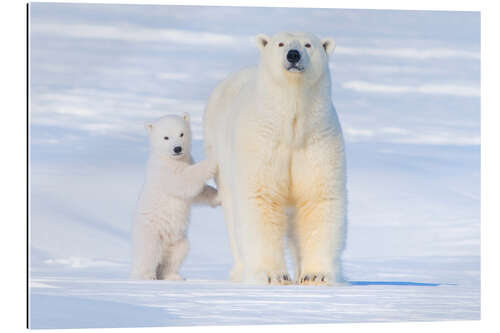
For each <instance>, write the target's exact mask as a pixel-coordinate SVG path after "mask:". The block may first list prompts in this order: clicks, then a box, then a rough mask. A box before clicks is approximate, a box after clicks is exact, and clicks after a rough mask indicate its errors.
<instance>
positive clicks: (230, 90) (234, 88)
mask: <svg viewBox="0 0 500 333" xmlns="http://www.w3.org/2000/svg"><path fill="white" fill-rule="evenodd" d="M256 77H257V67H256V66H253V67H247V68H244V69H242V70H239V71H237V72H235V73H232V74H231V75H229V76H228V77H227V78H225V79H224V80H223V81H222V82H221V83H220V84H219V85H218V86H217V88H216V89H215V91H214V92H215V93H216V94H218V93H223V94H225V95H234V94H236V93H237V92H238V91H240V90H241V88H242V87H243V86H245V85H246V84H248V83H250V82H253V81H254V80H255V79H256Z"/></svg>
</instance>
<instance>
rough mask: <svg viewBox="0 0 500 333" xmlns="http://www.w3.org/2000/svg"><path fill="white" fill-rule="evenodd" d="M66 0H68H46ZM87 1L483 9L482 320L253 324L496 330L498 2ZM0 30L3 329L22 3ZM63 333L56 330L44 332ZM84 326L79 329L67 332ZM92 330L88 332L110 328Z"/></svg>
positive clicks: (6, 11) (22, 140) (18, 136)
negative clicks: (0, 44)
mask: <svg viewBox="0 0 500 333" xmlns="http://www.w3.org/2000/svg"><path fill="white" fill-rule="evenodd" d="M51 2H69V1H51ZM85 2H87V3H121V4H124V3H129V4H133V3H135V4H138V3H140V4H145V3H147V4H183V5H201V4H203V5H226V6H227V5H231V6H262V7H267V6H273V7H274V6H275V7H282V6H285V7H316V8H361V9H405V10H460V11H481V31H482V40H481V45H482V50H481V52H482V58H481V78H482V91H481V92H482V98H481V105H482V116H481V135H482V147H481V148H482V158H481V184H482V186H481V224H482V228H481V236H482V239H481V240H482V242H481V245H482V246H481V248H482V252H481V253H482V275H481V276H482V282H483V283H482V289H481V290H482V293H481V301H482V302H481V312H482V313H481V315H482V318H483V319H482V320H481V321H473V322H464V321H460V322H434V323H383V324H331V325H294V326H258V327H257V329H258V330H263V331H268V330H269V331H271V330H272V331H275V330H276V329H278V330H281V329H286V330H289V331H291V332H303V331H305V330H307V331H309V330H315V331H316V330H318V331H320V332H327V331H328V332H330V331H332V329H334V330H336V331H340V332H365V331H367V330H370V331H372V330H383V331H385V332H417V331H418V332H421V331H422V330H425V331H429V332H434V331H436V332H443V331H444V332H447V331H453V332H465V331H467V332H470V331H478V330H479V332H487V331H494V330H495V329H496V326H499V325H498V324H499V320H498V317H499V314H498V308H499V304H498V303H499V302H498V298H499V297H500V295H499V292H498V291H499V288H498V285H499V283H500V279H499V274H498V272H499V269H498V262H499V259H498V254H500V251H499V248H498V243H499V242H498V241H497V238H498V237H499V235H500V231H499V224H500V219H499V212H498V207H499V206H500V195H499V194H500V193H499V190H498V189H499V188H500V182H499V177H498V170H500V162H499V161H500V158H499V156H500V148H499V146H500V138H499V134H498V133H499V130H498V126H499V124H500V122H499V116H498V114H499V112H500V107H499V104H498V96H499V94H500V88H499V87H500V85H499V82H498V77H499V75H500V72H499V65H498V63H499V62H500V52H499V42H498V41H499V40H500V38H499V37H498V33H497V31H500V27H499V23H498V22H499V21H500V16H499V12H498V5H497V4H495V3H494V1H478V0H476V1H443V0H441V1H436V0H434V1H430V0H429V1H428V0H420V1H418V2H417V1H405V2H402V1H388V0H379V1H376V2H374V1H357V0H350V1H344V0H336V1H334V2H328V1H316V0H309V1H306V0H303V1H272V2H271V1H269V0H268V1H259V0H256V1H221V0H219V1H189V0H186V1H151V0H149V1H146V2H140V1H138V0H137V1H127V0H121V1H109V0H107V1H104V0H103V1H85ZM0 13H1V15H2V16H1V20H0V22H1V24H2V29H0V33H1V36H2V39H1V41H2V44H3V46H4V47H3V51H2V57H1V58H0V59H1V61H0V63H1V67H0V73H2V74H1V81H0V82H1V88H2V90H1V91H2V109H1V110H2V120H3V121H2V124H3V126H2V130H1V133H2V140H0V145H1V146H0V154H1V156H2V157H3V159H2V172H1V173H0V174H1V175H2V179H1V184H2V191H1V197H0V200H1V201H0V202H1V203H2V210H1V211H2V218H1V219H0V223H2V224H3V228H2V232H1V233H0V237H1V238H0V244H1V251H0V256H1V257H0V262H1V266H0V267H2V274H1V283H0V286H1V303H0V304H1V308H0V313H1V314H2V320H0V327H2V328H7V329H8V330H5V331H8V332H18V331H24V327H25V325H26V313H25V311H26V298H25V297H26V281H25V279H26V244H25V243H26V170H25V166H26V151H25V147H26V126H25V125H26V113H25V110H26V91H25V87H26V7H25V3H23V2H22V1H8V2H5V1H3V2H2V4H1V10H0ZM165 329H166V328H151V329H144V328H140V329H122V330H121V331H125V332H128V331H139V330H140V331H141V332H142V331H144V330H146V331H147V332H160V331H161V332H164V331H165ZM167 329H168V330H169V331H183V332H194V331H196V332H201V331H203V332H205V331H221V332H230V331H233V330H234V329H235V327H186V328H171V327H169V328H167ZM237 329H238V330H241V331H243V332H245V331H246V332H250V331H254V330H255V329H256V327H250V326H238V327H237ZM43 331H44V332H46V331H47V332H61V330H43ZM64 331H71V332H73V331H75V332H81V330H64ZM108 331H110V329H97V330H94V331H93V332H108Z"/></svg>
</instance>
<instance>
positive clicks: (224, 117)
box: [203, 66, 257, 152]
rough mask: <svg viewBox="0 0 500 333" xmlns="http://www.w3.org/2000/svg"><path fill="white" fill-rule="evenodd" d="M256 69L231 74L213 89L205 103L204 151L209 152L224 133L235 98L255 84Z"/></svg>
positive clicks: (254, 67) (250, 68) (246, 69)
mask: <svg viewBox="0 0 500 333" xmlns="http://www.w3.org/2000/svg"><path fill="white" fill-rule="evenodd" d="M256 75H257V67H256V66H253V67H248V68H245V69H242V70H240V71H238V72H236V73H233V74H231V75H230V76H228V77H227V78H226V79H224V80H223V81H222V82H221V83H219V84H218V85H217V87H216V88H215V89H214V91H213V92H212V94H211V95H210V98H209V100H208V103H207V107H206V109H205V114H204V116H203V118H204V119H203V126H204V141H205V150H206V151H207V152H209V151H211V150H212V149H213V147H214V146H217V145H216V144H215V142H216V140H217V137H216V136H220V137H219V138H221V137H222V136H223V135H224V133H225V132H226V124H227V123H228V120H229V119H230V118H231V111H232V110H233V109H234V107H233V105H234V103H235V101H236V98H237V96H238V95H239V94H240V92H241V90H242V89H244V87H245V86H247V85H249V84H252V83H253V82H255V79H256Z"/></svg>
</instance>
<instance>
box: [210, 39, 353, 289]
mask: <svg viewBox="0 0 500 333" xmlns="http://www.w3.org/2000/svg"><path fill="white" fill-rule="evenodd" d="M279 43H283V46H281V47H280V46H279ZM307 43H309V44H310V47H306V46H305V45H306V44H307ZM257 45H258V47H259V48H260V53H261V56H260V63H259V65H258V66H257V67H253V68H248V69H244V70H241V71H239V72H237V73H235V74H233V75H232V76H230V77H229V78H227V79H226V80H225V81H223V82H222V83H221V84H219V86H218V87H216V88H215V90H214V91H213V93H212V95H211V97H210V99H209V102H208V106H207V109H206V111H205V115H204V130H205V149H206V151H207V153H209V154H214V155H215V156H216V159H217V162H218V167H219V169H218V174H217V175H216V181H217V185H218V190H219V197H220V198H221V201H222V206H223V209H224V213H225V218H226V222H227V227H228V233H229V240H230V246H231V250H232V253H233V259H234V266H233V269H232V271H231V278H232V279H233V280H234V281H245V282H255V283H277V284H287V283H289V281H290V279H289V278H288V279H287V277H288V276H289V275H288V272H287V269H286V265H285V256H284V248H285V245H286V242H285V239H286V238H287V236H288V242H287V243H288V244H289V245H290V249H291V252H292V254H293V256H294V259H295V266H296V269H295V279H296V280H297V281H298V283H301V284H334V283H338V282H340V281H341V280H342V275H341V265H340V264H341V263H340V256H341V252H342V250H343V249H344V243H345V232H346V172H345V158H344V140H343V136H342V130H341V127H340V123H339V121H338V118H337V114H336V111H335V109H334V107H333V105H332V102H331V94H330V89H331V83H330V73H329V69H328V60H329V59H328V55H329V54H331V53H332V52H333V50H334V48H335V42H334V41H333V40H332V39H324V40H319V39H318V38H316V37H315V36H313V35H310V34H304V33H295V34H290V33H279V34H277V35H275V36H273V37H272V38H270V37H267V36H266V35H259V36H258V37H257ZM290 49H296V50H298V51H299V52H300V54H301V60H300V62H299V63H298V64H297V66H299V67H300V68H302V69H303V71H302V72H298V71H295V72H293V71H290V70H288V68H289V66H290V63H289V62H288V60H287V57H286V55H287V52H288V51H289V50H290ZM292 70H293V69H292ZM287 208H290V209H289V210H287ZM287 212H288V213H287Z"/></svg>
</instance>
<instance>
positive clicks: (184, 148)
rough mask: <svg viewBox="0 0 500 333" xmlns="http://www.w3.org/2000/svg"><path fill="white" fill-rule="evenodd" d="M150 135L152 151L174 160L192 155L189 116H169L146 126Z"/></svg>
mask: <svg viewBox="0 0 500 333" xmlns="http://www.w3.org/2000/svg"><path fill="white" fill-rule="evenodd" d="M144 127H145V128H146V131H147V132H148V134H149V141H150V144H151V150H152V151H154V152H155V153H160V154H165V155H166V156H168V157H170V158H173V159H181V158H183V157H186V156H187V157H188V158H189V156H190V154H191V128H190V126H189V114H187V113H185V114H184V115H183V116H174V115H169V116H165V117H163V118H160V119H158V120H157V121H155V122H148V123H146V124H145V125H144Z"/></svg>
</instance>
